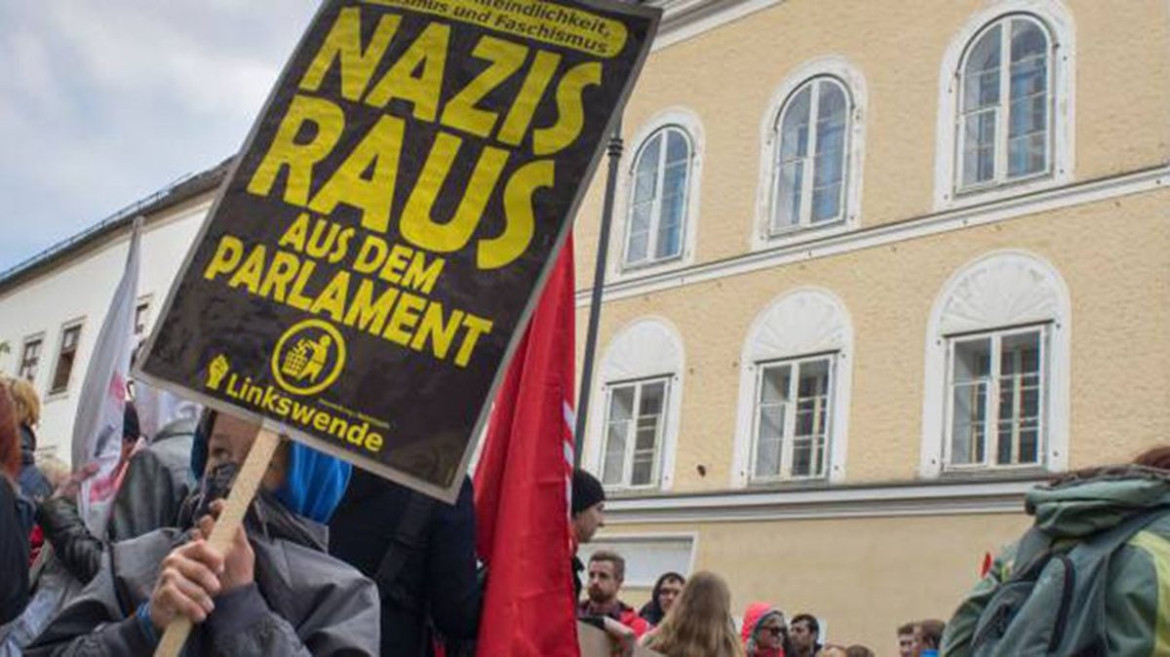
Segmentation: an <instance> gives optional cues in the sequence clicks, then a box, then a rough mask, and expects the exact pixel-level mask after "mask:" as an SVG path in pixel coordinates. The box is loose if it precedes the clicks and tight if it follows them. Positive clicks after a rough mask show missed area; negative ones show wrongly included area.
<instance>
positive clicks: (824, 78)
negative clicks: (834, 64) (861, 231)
mask: <svg viewBox="0 0 1170 657" xmlns="http://www.w3.org/2000/svg"><path fill="white" fill-rule="evenodd" d="M824 84H830V85H834V86H836V87H838V88H839V89H840V91H841V93H842V94H844V96H845V130H844V133H845V134H844V137H843V139H844V143H843V144H842V153H841V167H842V169H843V171H842V172H841V190H840V192H838V195H837V203H838V213H837V216H835V217H834V218H832V219H827V220H824V221H821V222H817V223H813V221H812V213H813V196H814V191H815V190H814V189H813V183H814V182H815V181H816V173H817V167H816V152H817V143H818V141H819V140H820V137H821V131H820V128H819V126H818V122H817V115H818V112H819V110H820V100H821V94H820V91H821V85H824ZM805 89H808V90H809V108H808V114H809V126H810V128H809V136H808V144H807V148H808V153H807V154H806V155H805V156H804V161H805V163H806V169H805V172H804V174H803V175H802V176H801V188H800V193H799V196H800V216H799V217H797V221H796V223H795V224H791V225H787V226H777V223H776V218H777V216H778V215H779V213H780V211H781V208H780V204H781V199H780V196H779V194H778V192H779V188H780V176H781V175H783V170H784V162H782V161H781V160H780V157H781V151H782V149H783V147H784V134H783V126H784V119H785V118H787V117H788V112H789V110H790V109H791V107H792V103H793V101H794V100H795V98H796V97H797V96H798V95H800V94H801V93H802V92H804V90H805ZM852 114H853V100H852V98H851V97H850V94H849V87H847V86H846V85H845V83H844V81H842V80H840V79H838V78H836V77H834V76H831V75H818V76H815V77H813V78H810V79H808V80H805V82H804V84H802V85H800V86H799V87H797V88H796V90H795V91H793V92H792V95H791V96H789V97H788V99H787V100H785V101H784V107H783V108H782V109H781V110H780V116H779V117H778V118H777V119H776V125H775V126H773V128H772V130H773V132H775V134H776V136H775V138H774V142H775V143H774V145H773V147H772V192H771V194H772V204H771V208H770V216H769V220H768V237H769V238H772V237H780V236H782V235H784V234H787V233H792V232H797V231H805V230H810V229H816V228H821V227H823V226H833V225H835V224H838V223H840V222H843V221H845V217H846V216H848V214H849V213H848V210H847V209H846V200H847V199H848V197H849V195H848V190H849V122H850V117H851V115H852Z"/></svg>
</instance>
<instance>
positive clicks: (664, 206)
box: [622, 125, 694, 267]
mask: <svg viewBox="0 0 1170 657" xmlns="http://www.w3.org/2000/svg"><path fill="white" fill-rule="evenodd" d="M693 155H694V148H693V147H692V144H691V138H690V136H689V135H688V134H687V133H686V132H685V131H684V130H683V129H682V128H680V127H679V126H674V125H671V126H666V127H664V128H661V129H660V130H658V131H656V132H654V133H653V134H652V135H650V137H649V138H647V139H646V140H645V141H644V142H643V143H642V145H641V147H640V148H639V149H638V153H637V156H636V157H635V158H634V167H633V169H632V171H631V176H632V180H631V185H630V203H629V208H630V209H629V217H628V220H627V222H626V243H625V253H624V257H623V258H622V262H623V265H624V266H626V267H638V266H641V265H647V264H652V263H656V262H662V261H666V260H673V259H675V258H678V257H679V256H681V255H682V252H683V235H684V232H683V231H684V227H685V225H686V222H687V207H688V203H689V194H690V189H689V188H690V178H691V162H692V159H693Z"/></svg>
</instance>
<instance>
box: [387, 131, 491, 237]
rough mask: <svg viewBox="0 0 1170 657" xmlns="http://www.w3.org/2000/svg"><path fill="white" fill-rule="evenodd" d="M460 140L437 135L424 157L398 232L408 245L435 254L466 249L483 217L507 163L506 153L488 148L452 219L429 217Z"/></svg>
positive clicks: (477, 163)
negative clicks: (422, 165) (442, 220)
mask: <svg viewBox="0 0 1170 657" xmlns="http://www.w3.org/2000/svg"><path fill="white" fill-rule="evenodd" d="M462 143H463V140H462V139H460V138H459V137H455V136H453V135H449V134H447V133H445V132H440V133H439V134H438V136H437V137H436V138H435V144H434V146H432V147H431V152H430V154H429V155H428V156H427V161H426V164H425V165H424V167H423V171H422V174H421V175H420V176H419V179H418V182H417V183H416V184H415V186H414V189H413V190H411V192H410V197H409V198H408V199H407V201H406V208H405V209H404V210H403V211H402V220H401V222H400V225H399V230H401V232H402V236H403V237H404V238H406V239H407V240H409V241H410V243H411V244H414V245H415V246H418V247H420V248H423V249H426V250H428V251H434V252H436V253H451V252H453V251H458V250H459V249H462V248H463V247H464V246H466V245H467V242H468V241H469V240H470V239H471V235H472V233H474V232H475V228H476V226H478V225H479V220H480V218H482V217H483V211H484V208H485V207H486V206H487V202H488V199H489V198H490V197H491V195H492V194H493V193H494V192H495V189H496V184H497V183H498V182H499V180H500V173H501V172H502V171H503V169H504V165H505V164H507V162H508V155H509V154H508V151H505V150H502V149H499V148H493V147H491V146H487V147H485V148H484V149H483V152H481V153H480V156H479V160H478V161H477V162H476V165H475V170H474V172H473V173H472V174H471V180H470V181H468V183H467V186H466V187H465V188H464V191H463V199H462V200H461V201H460V202H459V207H458V208H457V209H456V210H455V216H454V217H453V218H452V219H451V220H450V221H448V222H446V223H440V222H438V221H436V220H435V218H434V217H433V216H432V215H431V212H432V210H433V209H434V205H435V199H436V198H438V196H439V194H440V192H441V191H442V187H443V183H444V182H445V181H446V179H447V174H448V173H449V172H450V171H451V165H452V164H453V163H454V162H455V156H456V155H458V153H459V148H460V146H461V145H462Z"/></svg>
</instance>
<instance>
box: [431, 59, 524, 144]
mask: <svg viewBox="0 0 1170 657" xmlns="http://www.w3.org/2000/svg"><path fill="white" fill-rule="evenodd" d="M471 54H472V55H474V56H475V57H478V58H479V59H485V60H487V61H489V62H491V64H490V65H489V66H488V67H487V68H486V69H484V70H483V72H482V73H480V74H479V75H477V76H475V79H474V80H472V81H471V82H469V83H468V84H467V86H466V87H463V90H462V91H460V92H459V93H458V94H455V97H454V98H452V99H451V100H449V101H447V106H446V107H445V108H444V109H443V125H446V126H449V127H452V128H455V129H456V130H463V131H464V132H469V133H471V134H473V135H475V136H477V137H487V136H488V135H490V134H491V133H492V129H493V128H494V127H495V125H496V120H497V119H499V118H500V115H499V113H497V112H492V111H489V110H484V109H480V108H478V107H476V104H477V103H479V101H481V100H483V98H484V97H485V96H487V95H488V94H489V93H491V92H492V90H494V89H495V88H496V87H498V86H500V85H501V84H503V83H504V81H505V80H507V79H508V78H510V77H512V74H514V73H515V72H516V71H519V70H520V67H521V66H523V65H524V60H525V59H526V58H527V57H528V48H526V47H524V46H522V45H520V44H518V43H512V42H510V41H504V40H503V39H497V38H495V37H491V36H485V37H483V38H482V39H480V40H479V43H477V44H475V49H474V50H472V51H471Z"/></svg>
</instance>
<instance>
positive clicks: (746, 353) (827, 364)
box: [732, 289, 853, 487]
mask: <svg viewBox="0 0 1170 657" xmlns="http://www.w3.org/2000/svg"><path fill="white" fill-rule="evenodd" d="M852 350H853V331H852V328H851V324H850V321H849V316H848V314H847V313H846V312H845V309H844V306H843V305H842V304H841V303H840V302H839V301H838V300H837V299H836V298H835V297H834V296H833V295H831V294H830V293H828V292H826V291H823V290H819V289H803V290H796V291H793V292H790V293H788V294H786V295H784V296H783V297H782V298H780V299H779V300H777V301H776V302H774V303H773V304H772V305H770V306H769V307H768V308H767V309H765V310H764V311H763V312H761V313H760V315H759V316H758V317H757V318H756V321H755V322H754V324H753V325H752V328H751V331H750V332H749V334H748V337H747V342H746V343H745V344H744V349H743V355H742V357H741V360H740V363H741V374H740V396H739V413H738V416H739V420H738V424H737V428H736V439H735V454H734V465H733V468H732V471H733V476H732V485H733V486H735V487H742V486H745V485H747V484H749V483H760V484H766V483H771V482H783V481H798V480H816V479H830V480H840V479H841V478H842V477H843V475H844V456H845V435H846V433H847V431H846V423H847V421H848V410H849V390H850V387H851V383H850V382H851V380H852V375H851V373H852Z"/></svg>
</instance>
